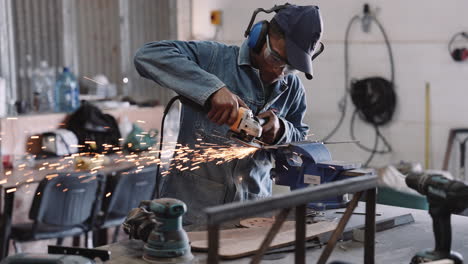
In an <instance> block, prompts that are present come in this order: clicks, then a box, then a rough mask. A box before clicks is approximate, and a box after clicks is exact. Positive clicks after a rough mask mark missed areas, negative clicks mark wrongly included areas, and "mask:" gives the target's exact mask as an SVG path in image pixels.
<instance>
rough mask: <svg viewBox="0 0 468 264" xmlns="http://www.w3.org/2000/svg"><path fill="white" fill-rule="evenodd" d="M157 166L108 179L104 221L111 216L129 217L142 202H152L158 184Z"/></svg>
mask: <svg viewBox="0 0 468 264" xmlns="http://www.w3.org/2000/svg"><path fill="white" fill-rule="evenodd" d="M156 170H157V167H156V166H148V167H146V168H143V169H135V168H133V169H131V170H127V171H122V172H119V173H117V174H116V175H114V176H109V177H107V182H106V191H105V193H106V195H105V196H106V197H105V198H104V202H103V211H104V219H106V218H107V216H109V215H113V216H122V217H124V216H127V214H128V212H129V211H130V210H131V209H133V208H136V207H138V205H139V204H140V202H141V201H142V200H150V199H152V198H153V197H152V196H153V192H154V188H155V184H156Z"/></svg>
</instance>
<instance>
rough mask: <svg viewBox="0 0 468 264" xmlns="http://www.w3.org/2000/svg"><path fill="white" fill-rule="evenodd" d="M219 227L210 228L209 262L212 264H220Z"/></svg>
mask: <svg viewBox="0 0 468 264" xmlns="http://www.w3.org/2000/svg"><path fill="white" fill-rule="evenodd" d="M218 250H219V225H209V226H208V262H207V263H210V264H217V263H219V255H218Z"/></svg>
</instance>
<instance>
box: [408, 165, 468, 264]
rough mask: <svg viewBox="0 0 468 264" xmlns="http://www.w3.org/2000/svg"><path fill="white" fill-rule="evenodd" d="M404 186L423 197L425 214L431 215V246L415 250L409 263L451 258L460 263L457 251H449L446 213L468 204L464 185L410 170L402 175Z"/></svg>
mask: <svg viewBox="0 0 468 264" xmlns="http://www.w3.org/2000/svg"><path fill="white" fill-rule="evenodd" d="M406 184H407V185H408V187H410V188H412V189H414V190H416V191H418V192H419V193H421V194H422V195H426V196H427V200H428V202H429V214H430V215H431V217H432V222H433V231H434V238H435V249H434V250H431V249H426V250H424V251H421V252H418V253H417V254H416V255H415V256H414V257H413V258H412V260H411V263H412V264H416V263H425V262H429V261H435V260H442V259H451V260H453V262H454V263H455V264H461V263H463V257H462V255H461V254H459V253H457V252H455V251H451V244H452V226H451V223H450V216H451V214H453V213H460V212H462V211H463V210H464V209H465V208H467V207H468V202H467V201H468V200H467V199H468V186H467V185H465V184H464V183H463V182H461V181H454V180H450V179H447V178H446V177H444V176H442V175H439V174H421V173H410V174H409V175H408V176H407V177H406Z"/></svg>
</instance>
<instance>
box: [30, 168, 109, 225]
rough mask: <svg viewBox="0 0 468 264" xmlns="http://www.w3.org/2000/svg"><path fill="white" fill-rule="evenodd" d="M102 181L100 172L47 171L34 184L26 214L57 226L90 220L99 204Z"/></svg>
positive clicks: (37, 221) (38, 221)
mask: <svg viewBox="0 0 468 264" xmlns="http://www.w3.org/2000/svg"><path fill="white" fill-rule="evenodd" d="M101 183H102V176H101V175H99V174H94V175H92V174H90V173H58V174H50V175H48V176H46V178H44V179H43V180H42V181H41V182H40V183H39V186H38V187H37V190H36V195H35V196H34V200H33V204H32V206H31V210H30V211H29V218H30V219H32V220H34V221H35V222H36V223H45V224H52V225H59V226H75V225H86V224H91V223H88V221H90V220H92V218H93V215H94V212H95V208H96V206H98V200H99V199H96V198H97V197H100V195H101V193H102V192H101V191H100V186H101ZM98 195H99V196H98Z"/></svg>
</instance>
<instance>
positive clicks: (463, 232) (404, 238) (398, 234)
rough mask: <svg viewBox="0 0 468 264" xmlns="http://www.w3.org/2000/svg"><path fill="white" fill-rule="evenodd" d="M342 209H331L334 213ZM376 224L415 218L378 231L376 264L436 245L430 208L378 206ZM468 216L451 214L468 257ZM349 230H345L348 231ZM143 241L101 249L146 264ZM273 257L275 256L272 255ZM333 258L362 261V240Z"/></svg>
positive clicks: (312, 254) (117, 259)
mask: <svg viewBox="0 0 468 264" xmlns="http://www.w3.org/2000/svg"><path fill="white" fill-rule="evenodd" d="M364 207H365V204H364V203H360V204H359V206H358V207H357V208H356V210H355V212H362V211H364ZM335 211H343V209H341V210H332V212H331V213H335ZM376 212H377V214H379V213H380V214H381V215H380V216H379V215H377V217H376V221H377V224H378V223H379V220H382V219H386V218H392V217H395V216H402V215H408V214H411V215H412V217H413V218H414V221H415V222H414V223H410V224H405V225H401V226H397V227H394V228H392V229H389V230H385V231H382V232H378V233H376V245H375V263H409V261H410V260H411V258H412V257H413V256H414V254H416V252H418V251H420V250H422V249H425V248H432V247H433V246H434V238H433V233H432V219H431V218H430V216H429V214H428V213H427V211H423V210H416V209H408V208H401V207H394V206H386V205H380V204H379V205H377V210H376ZM363 223H364V215H360V214H353V216H352V217H351V219H350V221H349V223H348V225H347V228H346V230H348V231H349V229H350V227H351V229H353V228H352V227H353V226H354V227H356V226H360V225H362V224H363ZM467 224H468V218H467V217H465V216H458V215H453V216H452V232H453V236H452V237H453V239H452V240H453V242H452V250H455V251H457V252H460V253H462V254H464V255H465V258H466V257H468V229H467V228H466V225H467ZM345 232H346V231H345ZM239 243H242V242H241V241H239ZM143 245H144V243H143V242H142V241H139V240H127V241H122V242H119V243H116V244H111V245H106V246H103V247H100V248H99V249H106V250H109V251H111V260H110V261H108V262H106V263H110V264H111V263H112V264H123V263H135V264H139V263H141V264H144V263H147V262H145V261H143V259H142V258H141V256H142V247H143ZM321 252H322V249H308V250H307V255H306V257H307V258H306V260H307V261H308V262H310V261H312V260H317V259H318V258H319V256H320V254H321ZM192 253H193V254H194V255H195V259H196V260H195V262H194V263H206V257H207V254H206V253H203V252H192ZM269 257H270V258H271V257H273V256H269ZM250 259H251V258H249V257H244V258H240V259H236V260H223V261H221V263H233V264H242V263H249V262H250ZM332 260H342V261H347V262H349V263H356V264H357V263H363V243H362V242H357V241H341V242H339V243H338V244H337V245H336V247H335V250H334V251H333V253H332V255H331V256H330V259H329V262H330V261H332ZM265 263H271V264H277V263H278V264H279V263H294V253H293V252H290V253H286V254H285V256H284V258H280V259H276V260H268V261H265Z"/></svg>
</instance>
